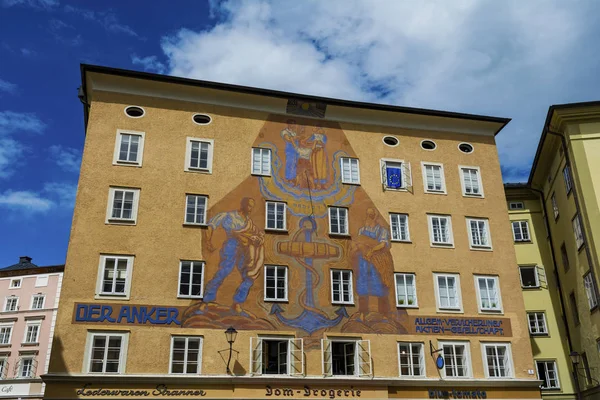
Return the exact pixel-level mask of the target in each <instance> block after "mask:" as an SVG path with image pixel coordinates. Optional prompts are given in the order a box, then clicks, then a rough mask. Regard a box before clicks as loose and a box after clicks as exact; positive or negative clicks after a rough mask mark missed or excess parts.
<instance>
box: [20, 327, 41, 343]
mask: <svg viewBox="0 0 600 400" xmlns="http://www.w3.org/2000/svg"><path fill="white" fill-rule="evenodd" d="M40 326H41V325H40V324H39V323H35V324H27V327H26V328H25V338H24V340H23V343H37V342H38V338H39V336H40Z"/></svg>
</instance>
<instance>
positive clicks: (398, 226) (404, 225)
mask: <svg viewBox="0 0 600 400" xmlns="http://www.w3.org/2000/svg"><path fill="white" fill-rule="evenodd" d="M390 230H391V232H392V240H394V241H399V242H409V241H410V233H409V231H408V215H406V214H390Z"/></svg>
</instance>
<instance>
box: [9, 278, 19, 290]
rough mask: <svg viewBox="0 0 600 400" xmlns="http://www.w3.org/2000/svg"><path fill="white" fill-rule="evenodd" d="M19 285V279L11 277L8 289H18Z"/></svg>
mask: <svg viewBox="0 0 600 400" xmlns="http://www.w3.org/2000/svg"><path fill="white" fill-rule="evenodd" d="M20 287H21V280H20V279H11V280H10V289H18V288H20Z"/></svg>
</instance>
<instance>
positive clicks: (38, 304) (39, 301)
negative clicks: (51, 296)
mask: <svg viewBox="0 0 600 400" xmlns="http://www.w3.org/2000/svg"><path fill="white" fill-rule="evenodd" d="M45 299H46V296H44V295H43V294H36V295H33V298H32V300H31V309H32V310H41V309H42V308H44V300H45Z"/></svg>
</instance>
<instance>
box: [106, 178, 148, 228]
mask: <svg viewBox="0 0 600 400" xmlns="http://www.w3.org/2000/svg"><path fill="white" fill-rule="evenodd" d="M139 197H140V189H125V188H112V187H111V188H110V190H109V195H108V212H107V215H106V222H107V223H110V222H122V223H133V222H135V220H136V217H137V210H138V202H139Z"/></svg>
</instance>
